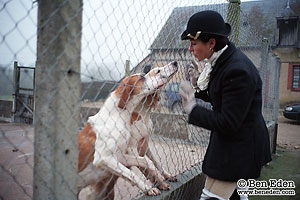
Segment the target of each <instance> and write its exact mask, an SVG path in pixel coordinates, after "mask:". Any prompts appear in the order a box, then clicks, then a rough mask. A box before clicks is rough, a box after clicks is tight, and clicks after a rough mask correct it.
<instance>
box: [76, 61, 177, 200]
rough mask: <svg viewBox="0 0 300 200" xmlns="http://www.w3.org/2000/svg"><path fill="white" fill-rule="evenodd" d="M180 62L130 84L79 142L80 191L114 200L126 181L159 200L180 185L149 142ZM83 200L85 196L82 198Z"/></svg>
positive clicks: (93, 118) (123, 86)
mask: <svg viewBox="0 0 300 200" xmlns="http://www.w3.org/2000/svg"><path fill="white" fill-rule="evenodd" d="M177 70H178V65H177V62H176V61H174V62H171V63H169V64H168V65H166V66H164V67H157V68H154V69H152V70H151V71H149V72H148V73H147V74H134V75H131V76H128V77H126V78H124V79H123V80H122V81H121V83H120V85H119V86H118V87H117V88H116V89H115V90H114V91H113V92H112V93H111V94H110V96H109V97H108V98H107V99H106V101H105V102H104V105H103V106H102V108H101V109H100V110H99V112H98V113H97V114H96V115H94V116H91V117H89V119H88V122H87V125H86V126H85V128H84V129H83V130H82V131H81V132H80V134H79V136H78V145H79V157H78V171H79V181H78V191H79V192H80V190H81V189H82V188H84V187H87V186H92V191H93V192H92V194H91V195H90V196H89V198H90V199H95V198H99V199H104V198H107V199H113V198H114V185H115V183H116V181H117V179H118V177H122V178H124V179H126V180H128V181H129V182H131V184H132V185H137V187H138V188H139V189H140V190H142V192H144V193H145V194H147V195H158V194H160V190H159V189H161V190H168V189H169V188H170V186H169V185H168V184H167V183H165V182H163V181H164V179H167V180H170V181H177V178H176V177H173V176H171V175H169V174H168V173H167V172H166V171H165V170H164V169H163V168H162V166H161V165H160V164H159V162H158V161H157V160H156V159H155V158H154V156H153V155H152V153H151V151H150V149H149V147H148V141H149V137H150V133H151V130H150V129H151V128H152V121H151V119H150V111H151V110H152V109H153V108H154V107H155V106H156V105H157V103H158V100H159V94H160V89H161V88H162V87H163V86H164V85H165V84H166V83H167V82H168V81H169V80H170V79H171V78H172V76H173V75H174V74H175V73H176V72H177ZM130 167H138V168H139V169H140V170H141V172H143V173H144V175H145V177H146V178H148V179H149V180H150V181H151V182H152V183H153V184H157V185H158V188H159V189H158V188H156V187H153V186H152V185H149V184H147V183H146V182H145V181H144V180H143V179H142V178H141V177H139V176H138V175H137V174H135V173H134V172H133V171H132V170H131V169H129V168H130ZM78 195H79V193H78Z"/></svg>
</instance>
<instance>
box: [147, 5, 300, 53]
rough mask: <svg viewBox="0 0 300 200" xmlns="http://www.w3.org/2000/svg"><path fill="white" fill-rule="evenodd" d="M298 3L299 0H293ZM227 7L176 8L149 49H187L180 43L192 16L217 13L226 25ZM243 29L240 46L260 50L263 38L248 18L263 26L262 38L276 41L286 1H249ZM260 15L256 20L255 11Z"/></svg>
mask: <svg viewBox="0 0 300 200" xmlns="http://www.w3.org/2000/svg"><path fill="white" fill-rule="evenodd" d="M294 1H297V2H298V1H299V2H300V0H294ZM228 5H229V4H228V3H224V4H214V5H201V6H189V7H177V8H175V9H174V10H173V12H172V13H171V15H170V17H169V18H168V20H167V21H166V23H165V25H164V26H163V28H162V29H161V31H160V32H159V34H158V36H157V37H156V38H155V40H154V42H153V43H152V45H151V47H150V49H151V50H155V49H170V48H171V49H182V48H187V47H188V41H181V39H180V36H181V34H182V32H183V31H184V30H185V28H186V24H187V22H188V19H189V17H190V16H191V15H193V14H194V13H196V12H199V11H202V10H215V11H217V12H219V13H220V14H221V15H222V16H223V18H224V19H225V21H226V17H227V16H226V15H227V8H228ZM240 6H241V12H240V26H239V28H240V29H239V46H240V47H247V46H252V47H253V46H259V45H260V44H261V37H258V36H257V35H261V34H257V30H256V29H255V28H253V27H252V26H251V23H253V22H251V21H249V17H251V18H252V19H253V18H254V20H257V23H260V22H262V23H261V31H264V32H263V34H264V35H263V36H264V37H267V38H269V39H271V40H273V38H274V34H275V31H276V17H277V16H280V15H281V13H282V12H283V11H284V9H285V8H286V7H287V0H263V1H250V2H242V3H241V5H240ZM255 9H256V10H257V11H258V12H261V14H262V15H261V16H260V18H262V19H260V18H255V17H256V16H255V15H253V13H252V12H253V10H255Z"/></svg>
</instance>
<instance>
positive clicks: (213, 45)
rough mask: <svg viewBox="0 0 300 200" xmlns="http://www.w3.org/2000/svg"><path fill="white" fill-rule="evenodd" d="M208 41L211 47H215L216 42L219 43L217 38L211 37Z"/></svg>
mask: <svg viewBox="0 0 300 200" xmlns="http://www.w3.org/2000/svg"><path fill="white" fill-rule="evenodd" d="M208 42H209V47H210V48H212V49H214V48H215V46H216V43H217V41H216V39H215V38H210V39H209V41H208Z"/></svg>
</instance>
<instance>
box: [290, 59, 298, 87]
mask: <svg viewBox="0 0 300 200" xmlns="http://www.w3.org/2000/svg"><path fill="white" fill-rule="evenodd" d="M288 76H289V77H288V89H291V90H293V91H300V63H299V64H290V65H289V74H288Z"/></svg>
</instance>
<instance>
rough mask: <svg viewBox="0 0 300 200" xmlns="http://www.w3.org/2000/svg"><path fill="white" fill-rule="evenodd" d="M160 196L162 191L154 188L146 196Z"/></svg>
mask: <svg viewBox="0 0 300 200" xmlns="http://www.w3.org/2000/svg"><path fill="white" fill-rule="evenodd" d="M159 194H160V190H159V189H158V188H156V187H153V188H151V189H149V190H147V191H146V195H149V196H156V195H159Z"/></svg>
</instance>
